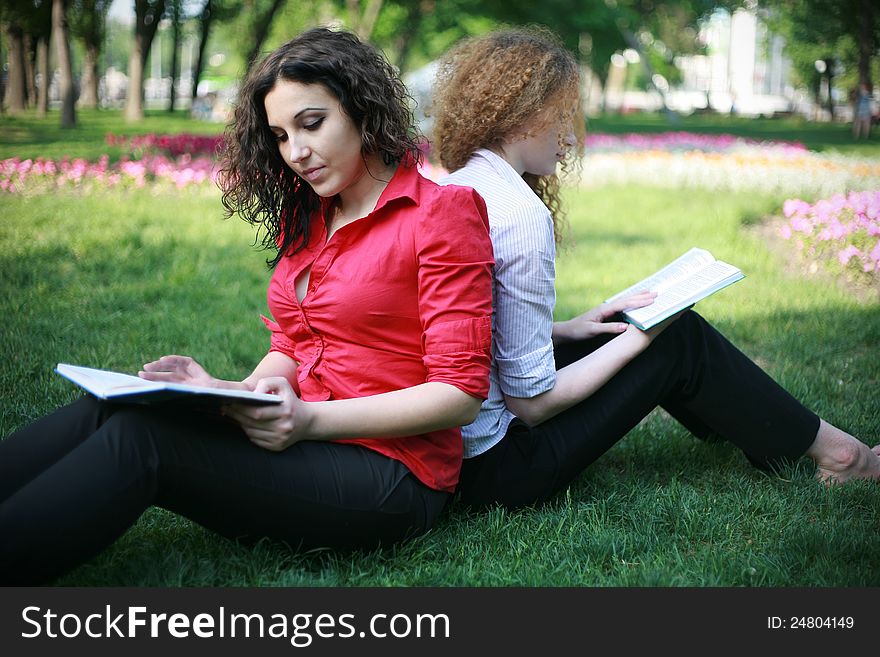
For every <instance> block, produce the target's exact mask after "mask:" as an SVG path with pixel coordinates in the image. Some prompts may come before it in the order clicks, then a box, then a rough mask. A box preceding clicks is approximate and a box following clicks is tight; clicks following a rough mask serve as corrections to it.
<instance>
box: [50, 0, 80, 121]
mask: <svg viewBox="0 0 880 657" xmlns="http://www.w3.org/2000/svg"><path fill="white" fill-rule="evenodd" d="M52 39H53V40H54V41H55V47H56V49H57V52H58V55H57V56H58V68H59V70H60V71H61V127H62V128H72V127H74V126H75V125H76V108H75V107H74V103H75V102H76V96H75V92H74V89H73V67H72V66H71V63H70V38H69V33H68V30H67V8H66V7H65V6H64V0H52Z"/></svg>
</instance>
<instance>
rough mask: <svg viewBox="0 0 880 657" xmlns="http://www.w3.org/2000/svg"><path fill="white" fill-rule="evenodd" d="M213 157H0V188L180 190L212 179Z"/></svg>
mask: <svg viewBox="0 0 880 657" xmlns="http://www.w3.org/2000/svg"><path fill="white" fill-rule="evenodd" d="M215 177H216V171H215V166H214V160H213V159H212V158H209V157H205V156H200V157H195V158H193V157H190V156H189V155H181V156H179V157H176V158H169V157H165V156H164V155H145V156H144V157H142V158H141V159H138V160H129V159H123V160H120V161H119V162H118V163H116V164H114V165H111V164H110V163H109V158H108V157H107V156H106V155H105V156H103V157H102V158H101V159H100V160H98V161H97V162H88V161H87V160H84V159H81V158H77V159H74V160H69V159H66V158H65V159H62V160H57V161H56V160H47V159H43V158H38V159H36V160H30V159H28V160H22V159H19V158H17V157H14V158H9V159H6V160H0V191H2V192H8V193H19V194H22V193H33V194H39V193H46V192H51V191H54V190H57V189H74V190H92V189H94V188H96V187H98V188H112V187H119V186H123V187H125V186H128V187H144V186H145V185H147V184H157V185H170V186H172V187H173V188H176V189H183V188H184V187H189V186H191V185H200V184H203V183H206V182H208V181H213V180H214V179H215Z"/></svg>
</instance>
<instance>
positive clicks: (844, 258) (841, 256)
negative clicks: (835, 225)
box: [837, 244, 861, 265]
mask: <svg viewBox="0 0 880 657" xmlns="http://www.w3.org/2000/svg"><path fill="white" fill-rule="evenodd" d="M859 255H861V251H859V250H858V249H857V248H856V247H855V246H853V245H852V244H850V245H849V246H847V247H846V248H845V249H843V250H842V251H839V252H838V253H837V259H838V260H839V261H840V264H842V265H846V264H847V263H848V262H849V261H850V258H852V257H854V256H859Z"/></svg>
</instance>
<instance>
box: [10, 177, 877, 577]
mask: <svg viewBox="0 0 880 657" xmlns="http://www.w3.org/2000/svg"><path fill="white" fill-rule="evenodd" d="M568 195H569V199H568V200H569V202H570V207H571V209H572V211H571V216H570V219H571V233H572V242H574V243H575V245H574V246H571V247H570V248H568V249H566V251H565V252H564V253H563V254H562V256H561V257H560V261H559V281H560V284H559V302H558V315H559V318H560V319H564V318H566V317H569V316H571V315H572V314H574V313H576V312H578V311H580V310H582V309H585V308H587V307H589V306H591V305H593V304H595V303H596V302H598V301H600V300H601V299H603V298H604V297H605V296H607V295H608V294H610V293H612V292H614V291H617V290H618V289H620V288H622V287H623V286H624V285H627V284H629V283H631V282H633V281H635V280H637V279H638V278H640V277H642V276H644V275H645V274H647V273H649V272H650V271H652V270H654V269H656V268H657V267H658V266H660V265H662V264H664V263H665V262H666V261H668V260H669V259H670V258H672V257H674V256H676V255H678V254H680V253H681V252H683V251H684V250H685V249H686V248H688V247H690V246H692V245H695V244H698V245H700V246H703V247H706V248H708V249H710V250H712V251H713V252H715V254H716V255H717V256H718V257H720V258H722V259H728V260H730V261H732V262H735V263H736V264H738V265H740V266H741V267H742V268H743V269H744V270H745V272H746V273H747V275H748V278H747V279H746V280H745V281H743V282H740V283H738V284H737V285H735V286H733V287H731V288H728V289H727V290H724V291H723V292H721V293H719V294H717V295H715V296H714V297H712V298H711V299H708V300H705V301H704V302H701V303H700V307H699V310H700V312H702V313H703V314H704V315H705V316H706V317H708V318H709V319H710V320H711V321H713V322H714V323H715V324H716V325H717V326H718V327H719V328H720V329H721V330H722V331H723V332H725V333H726V334H728V335H729V336H730V337H731V338H732V339H733V340H734V342H736V343H737V344H738V345H739V346H740V347H741V348H742V349H743V350H744V351H745V352H746V353H747V354H749V355H750V356H752V357H753V358H755V359H756V360H757V361H758V362H759V363H761V364H762V365H763V366H764V367H765V368H766V369H767V370H768V371H769V372H770V373H771V374H773V375H774V376H775V377H777V378H778V379H779V380H780V381H781V382H782V383H783V384H784V385H785V386H786V387H787V388H788V389H789V390H791V391H792V392H793V393H794V394H795V395H796V396H797V397H799V398H800V399H802V400H803V401H804V402H806V403H807V404H808V405H809V406H810V407H812V408H813V409H814V410H816V411H817V412H818V413H819V414H820V415H822V416H823V417H825V418H827V419H828V420H830V421H832V422H834V423H837V424H839V425H841V426H843V427H844V428H846V429H848V430H850V431H852V432H854V433H855V434H856V435H859V436H860V437H862V438H863V439H865V440H866V442H870V443H871V444H873V443H876V442H878V438H880V406H878V404H877V390H878V385H880V358H878V356H880V353H878V345H880V304H878V302H877V301H876V300H869V301H857V300H856V299H855V298H853V297H852V296H851V295H849V294H847V293H846V292H845V291H844V290H842V289H840V288H839V287H838V286H835V285H833V284H829V283H828V281H827V280H824V279H823V280H818V279H814V278H804V277H802V276H798V275H794V274H791V273H787V272H788V271H789V269H788V268H787V267H786V265H785V263H783V262H782V261H781V260H780V259H779V258H778V257H777V256H775V255H773V253H772V252H771V250H769V249H768V248H767V247H766V245H765V244H764V243H763V242H761V241H760V239H759V238H758V237H757V236H755V234H754V233H753V232H752V231H750V230H747V229H746V228H744V227H743V225H742V224H743V222H744V220H748V221H754V219H755V217H759V216H762V215H764V214H766V213H769V212H773V211H775V210H776V209H777V208H778V205H779V203H780V200H779V199H767V198H761V197H756V196H754V195H732V194H724V195H720V194H717V193H711V192H702V191H693V190H689V191H687V192H669V191H663V190H656V189H649V188H637V187H631V188H612V189H602V190H592V191H573V190H572V191H570V192H569V193H568ZM3 204H4V219H3V222H2V224H0V271H2V272H3V274H2V278H0V314H2V315H3V317H4V319H5V321H4V322H3V325H2V328H0V353H3V354H5V355H6V357H5V358H4V360H3V364H2V365H0V399H2V401H0V435H6V434H8V433H9V432H10V431H12V430H14V429H15V428H16V427H18V426H21V425H23V424H25V423H26V422H28V421H29V420H31V419H34V418H36V417H38V416H40V415H42V414H44V413H46V412H48V411H50V410H51V409H53V408H55V407H56V406H57V405H59V404H62V403H65V402H68V401H70V400H72V399H74V398H75V397H76V396H77V393H76V391H75V389H74V387H73V386H72V385H71V384H69V383H68V382H66V381H65V380H63V379H62V378H61V377H59V376H57V375H55V374H52V372H51V370H52V368H53V366H54V365H55V364H56V363H57V362H59V361H66V362H72V363H78V364H84V365H94V366H99V367H108V368H117V369H122V370H133V369H135V368H137V367H138V366H139V365H140V364H141V363H143V362H144V361H145V360H149V359H152V358H154V357H156V356H158V355H161V354H163V353H168V352H178V353H188V354H191V355H193V356H195V357H196V358H198V359H199V360H200V361H202V362H203V363H205V364H206V365H207V366H208V367H209V368H210V369H211V370H212V371H213V372H214V373H216V374H217V375H219V376H223V377H242V376H244V375H245V374H247V373H248V372H249V370H250V368H251V367H252V366H253V364H255V363H256V362H257V361H258V360H259V358H260V357H261V356H262V354H263V352H264V350H265V348H266V344H267V334H266V331H265V330H264V329H263V327H262V324H261V322H260V320H259V313H260V312H265V311H266V307H265V287H266V283H267V280H268V272H267V271H266V269H265V265H264V260H265V254H264V253H260V252H257V251H255V250H254V249H252V248H249V246H250V244H251V243H252V241H253V236H252V233H251V229H250V228H249V227H248V226H246V225H244V224H243V223H241V222H235V221H227V222H224V221H223V220H221V219H220V214H221V213H220V204H219V199H218V194H217V192H215V191H213V190H211V189H209V188H206V189H204V190H201V191H184V192H181V193H179V194H176V195H154V194H153V193H151V192H150V191H149V190H146V189H145V190H137V191H129V192H122V191H112V192H103V193H96V194H92V195H90V196H86V197H83V196H75V195H70V194H65V193H61V194H55V195H52V196H35V197H19V196H4V198H3ZM811 474H812V473H811V468H810V467H809V464H807V463H800V464H798V465H797V466H796V467H793V468H792V469H791V470H790V471H788V472H786V473H784V475H783V476H769V475H767V474H764V473H762V472H759V471H757V470H755V469H753V468H752V467H751V466H750V465H749V464H748V462H747V461H746V459H745V458H744V457H743V456H742V455H741V454H740V453H739V452H738V451H737V450H736V449H734V448H733V447H731V446H730V445H728V444H724V443H720V444H718V443H715V444H707V443H703V442H700V441H698V440H696V439H694V438H692V437H691V436H689V435H688V434H687V432H686V431H685V430H684V429H682V428H681V427H680V426H678V425H677V424H676V423H674V422H673V421H672V420H671V419H669V418H668V417H667V416H665V415H663V414H661V413H656V414H653V415H652V416H650V417H649V419H647V420H646V421H645V422H643V423H642V424H640V425H639V426H638V427H637V428H636V429H635V430H634V431H633V432H631V434H630V435H629V436H627V437H626V439H624V440H623V441H622V442H620V443H619V444H618V445H617V446H615V447H614V448H613V449H612V450H611V451H610V452H609V453H608V454H606V455H605V456H604V457H602V458H601V459H600V460H599V461H598V462H597V463H596V464H594V465H593V466H592V467H590V468H589V469H588V470H587V471H586V472H585V473H584V474H583V475H582V476H581V477H580V478H579V479H578V480H577V481H576V482H574V484H573V485H572V487H571V488H570V490H569V491H568V492H567V493H566V494H563V495H560V496H559V497H558V498H557V499H555V500H553V501H552V502H551V503H549V504H547V505H545V506H543V507H541V508H538V509H527V510H523V511H520V512H516V513H508V512H505V511H502V510H495V511H491V512H488V513H471V512H466V511H465V510H463V509H462V508H461V507H457V506H453V508H452V509H451V510H450V512H449V513H448V514H446V515H445V516H444V518H443V519H442V520H441V521H440V523H439V524H438V526H437V527H436V528H435V529H434V530H433V531H432V532H431V533H430V534H428V535H427V536H424V537H421V538H419V539H416V540H414V541H412V542H410V543H408V544H405V545H402V546H398V547H396V548H393V549H389V550H387V551H384V552H370V553H354V554H338V553H332V552H314V553H308V554H298V553H296V552H293V551H291V550H289V549H287V548H286V547H285V546H283V545H279V544H276V543H272V542H270V541H266V542H263V543H260V544H258V545H256V546H244V545H237V544H234V543H231V542H229V541H227V540H225V539H222V538H219V537H217V536H215V535H214V534H212V533H211V532H209V531H207V530H205V529H202V528H200V527H198V526H196V525H194V524H192V523H191V522H189V521H188V520H185V519H183V518H180V517H177V516H174V515H172V514H170V513H167V512H164V511H161V510H157V509H151V510H149V511H148V512H147V513H146V514H144V516H143V517H142V518H141V520H140V521H139V522H138V523H137V524H136V525H135V526H134V527H132V528H131V530H130V531H128V532H127V533H126V534H125V535H124V536H123V537H122V538H121V539H120V540H119V541H118V542H117V543H115V544H114V545H113V546H112V547H111V548H109V549H108V550H107V551H106V552H104V553H103V554H102V555H100V556H98V557H97V558H96V559H94V560H93V561H92V562H90V563H87V564H85V565H83V566H81V567H80V568H78V569H77V570H75V571H74V572H72V573H70V574H68V575H67V576H65V577H64V578H62V579H61V580H60V581H59V584H64V585H144V586H176V585H186V586H212V585H213V586H240V585H254V586H262V585H267V586H301V585H302V586H338V585H343V586H351V585H355V586H367V585H404V586H438V585H439V586H470V585H476V586H484V585H485V586H499V585H504V586H507V585H526V586H532V585H535V586H546V585H563V586H568V585H586V586H654V585H664V586H667V585H668V586H679V585H681V586H716V585H722V586H802V585H803V586H864V585H880V486H877V485H876V484H869V483H864V482H856V483H854V484H851V485H847V486H844V487H839V488H835V489H831V490H828V489H825V488H823V487H821V486H820V485H818V484H817V483H816V482H814V481H813V480H812V478H811ZM255 511H257V512H258V510H255Z"/></svg>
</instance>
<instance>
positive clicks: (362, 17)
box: [345, 0, 383, 41]
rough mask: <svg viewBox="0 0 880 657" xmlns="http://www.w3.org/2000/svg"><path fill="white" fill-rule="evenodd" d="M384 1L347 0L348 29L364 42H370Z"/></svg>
mask: <svg viewBox="0 0 880 657" xmlns="http://www.w3.org/2000/svg"><path fill="white" fill-rule="evenodd" d="M382 4H383V0H345V9H346V13H347V15H348V27H349V29H351V31H352V32H354V33H355V34H357V35H358V36H359V37H360V38H361V39H363V40H364V41H368V40H369V39H370V37H371V36H372V35H373V28H375V27H376V19H377V18H379V12H380V11H382Z"/></svg>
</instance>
